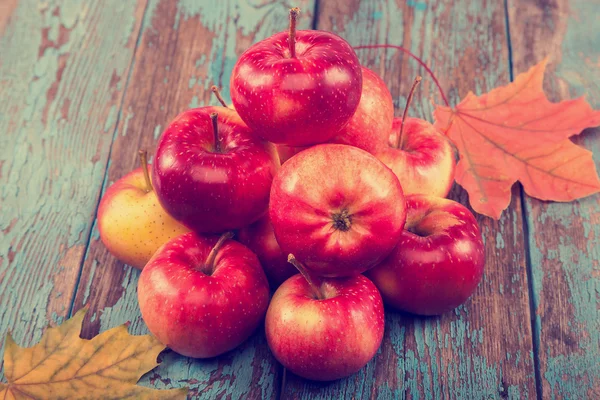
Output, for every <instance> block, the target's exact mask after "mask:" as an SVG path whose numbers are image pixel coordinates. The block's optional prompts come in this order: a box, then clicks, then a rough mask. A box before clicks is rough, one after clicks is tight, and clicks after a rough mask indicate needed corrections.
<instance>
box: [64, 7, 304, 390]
mask: <svg viewBox="0 0 600 400" xmlns="http://www.w3.org/2000/svg"><path fill="white" fill-rule="evenodd" d="M294 5H297V6H299V7H300V8H301V9H302V14H301V19H300V21H299V25H300V26H301V27H303V28H306V27H309V26H311V24H312V11H313V7H314V4H313V3H312V1H310V0H302V1H298V2H296V3H295V4H294ZM288 10H289V6H288V5H286V4H284V3H281V2H273V1H270V2H266V1H265V2H256V1H249V0H239V1H231V0H229V1H222V2H221V1H219V2H201V1H192V0H180V1H170V0H151V1H150V2H149V4H148V7H147V10H146V14H145V16H144V19H143V26H142V33H141V37H140V41H139V46H138V48H137V51H136V57H135V61H134V67H133V70H132V74H131V79H130V82H129V85H128V89H127V92H126V94H125V100H124V103H123V107H122V118H121V120H120V121H119V125H118V129H117V135H116V136H115V141H114V143H113V146H112V152H111V157H110V166H109V168H108V171H107V179H106V185H109V184H110V183H111V182H113V181H115V180H116V179H118V178H120V177H121V176H123V175H124V174H125V173H127V172H129V171H130V170H132V169H133V168H135V167H136V164H137V160H136V154H137V150H138V149H140V148H145V149H148V150H149V152H150V154H152V153H153V152H154V147H155V144H156V141H157V139H158V137H159V135H160V134H161V133H162V131H163V129H164V128H166V126H167V125H168V124H169V122H170V121H171V120H172V119H173V118H174V117H175V116H176V115H177V114H178V113H180V112H181V111H183V110H186V109H188V108H190V107H198V106H201V105H205V104H213V105H214V104H218V102H217V100H216V99H214V98H213V97H212V94H211V92H210V90H209V88H210V86H211V85H212V84H213V83H215V84H217V85H218V86H220V87H221V88H222V92H223V96H224V97H225V98H226V99H227V100H229V75H230V73H231V70H232V69H233V66H234V64H235V61H236V60H237V57H239V55H240V54H241V53H242V52H243V51H244V50H245V49H246V48H247V47H249V46H250V45H251V44H252V43H254V42H256V41H258V40H260V39H263V38H265V37H267V36H270V35H271V34H273V33H275V32H277V31H281V30H285V29H286V27H287V24H288V16H287V15H288ZM138 276H139V272H138V271H136V270H133V269H131V268H130V267H124V266H123V265H122V264H121V263H120V262H118V261H117V260H116V259H115V258H114V257H112V256H111V255H110V254H109V253H108V252H107V250H106V249H105V248H104V246H103V244H102V242H101V241H100V240H99V236H98V232H97V230H94V232H93V234H92V237H91V240H90V246H89V248H88V251H87V253H86V261H85V263H84V266H83V272H82V276H81V282H80V285H79V287H78V291H77V296H76V301H75V306H74V309H75V310H76V309H78V308H80V307H82V306H83V305H84V304H89V305H90V312H89V313H88V315H89V317H88V318H87V319H86V322H85V323H84V328H83V332H84V335H85V336H86V337H89V336H92V335H95V334H96V333H97V332H98V331H99V330H104V329H107V328H109V327H112V326H116V325H118V324H121V323H123V322H125V321H131V322H132V325H131V331H132V332H135V333H145V332H147V328H146V326H145V325H144V323H143V321H142V320H141V317H140V313H139V308H138V304H137V295H136V286H137V279H138ZM279 375H280V367H279V366H278V365H277V363H276V362H275V360H274V358H273V357H272V355H271V353H270V351H269V350H268V348H267V346H266V342H265V339H264V334H263V331H262V329H259V332H258V333H257V334H256V335H255V336H254V337H253V338H252V339H251V340H250V341H249V342H247V343H245V344H244V345H242V346H241V347H240V348H238V349H236V350H234V351H233V352H231V353H229V354H226V355H224V356H221V357H218V358H215V359H212V360H192V359H188V358H185V357H181V356H178V355H176V354H174V353H168V354H167V355H166V356H165V362H164V363H163V364H162V365H161V366H160V367H159V368H158V369H157V370H155V371H153V372H152V373H150V374H148V375H147V376H146V377H145V378H144V379H143V381H142V384H146V385H152V386H155V387H159V388H172V387H181V386H188V387H190V389H191V397H192V398H206V399H215V398H248V399H268V398H275V397H277V394H278V390H279V381H280V376H279Z"/></svg>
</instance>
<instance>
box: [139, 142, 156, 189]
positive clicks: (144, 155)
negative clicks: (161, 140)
mask: <svg viewBox="0 0 600 400" xmlns="http://www.w3.org/2000/svg"><path fill="white" fill-rule="evenodd" d="M138 154H139V156H140V165H141V166H142V171H143V172H144V179H145V181H146V192H151V191H153V190H154V188H153V187H152V181H151V180H150V173H149V172H148V152H147V151H146V150H140V151H138Z"/></svg>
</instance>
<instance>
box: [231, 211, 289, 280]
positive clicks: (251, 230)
mask: <svg viewBox="0 0 600 400" xmlns="http://www.w3.org/2000/svg"><path fill="white" fill-rule="evenodd" d="M237 239H238V240H239V241H240V242H241V243H242V244H244V245H246V246H248V248H249V249H250V250H252V251H253V252H254V253H255V254H256V255H257V256H258V259H259V260H260V263H261V265H262V267H263V269H264V270H265V274H266V275H267V279H269V284H270V286H271V289H276V288H277V287H278V286H279V285H281V284H282V283H283V281H285V280H286V279H287V278H289V277H290V276H292V275H295V274H297V273H298V271H297V270H296V268H294V267H293V266H292V265H291V264H290V263H289V262H288V260H287V255H286V254H284V253H283V252H282V251H281V247H279V243H277V240H276V239H275V233H274V232H273V226H272V225H271V221H270V220H269V216H268V215H265V216H264V217H262V218H261V219H259V220H258V221H256V222H255V223H253V224H252V225H250V226H247V227H245V228H242V229H240V230H239V232H238V234H237Z"/></svg>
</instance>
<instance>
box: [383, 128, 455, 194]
mask: <svg viewBox="0 0 600 400" xmlns="http://www.w3.org/2000/svg"><path fill="white" fill-rule="evenodd" d="M401 125H402V120H401V119H400V118H396V119H394V123H393V128H392V132H391V133H390V143H389V146H388V148H386V149H383V150H380V151H379V152H377V153H376V154H375V155H376V156H377V158H379V160H381V162H383V163H384V164H385V165H387V166H388V167H389V168H390V169H391V170H392V171H394V174H396V176H397V177H398V179H399V180H400V182H402V189H404V193H405V194H407V195H408V194H428V195H432V196H437V197H446V196H447V195H448V192H449V191H450V189H451V188H452V183H453V182H454V167H455V164H456V162H455V157H454V150H453V149H452V146H451V145H450V142H449V141H448V138H446V137H445V136H444V135H442V133H440V132H439V131H438V130H437V129H436V128H435V127H434V126H433V125H431V124H430V123H429V122H427V121H424V120H422V119H418V118H406V122H405V123H404V130H403V134H402V140H401V141H400V145H399V146H398V147H397V140H398V134H399V132H400V126H401Z"/></svg>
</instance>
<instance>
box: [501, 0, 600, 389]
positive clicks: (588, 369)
mask: <svg viewBox="0 0 600 400" xmlns="http://www.w3.org/2000/svg"><path fill="white" fill-rule="evenodd" d="M508 4H509V8H508V9H509V17H510V20H509V21H510V33H511V38H512V40H511V42H512V54H513V66H514V73H515V75H516V74H518V73H521V72H524V71H526V70H527V69H528V68H529V67H530V66H531V65H533V64H535V63H537V62H539V61H540V60H542V59H543V58H544V57H546V56H549V57H550V62H551V64H550V66H549V68H548V71H547V73H546V80H545V83H546V85H545V89H546V93H547V94H548V96H549V98H550V99H552V100H553V101H559V100H564V99H568V98H573V97H575V96H581V95H583V94H585V95H586V98H587V100H588V101H589V102H590V103H591V104H592V106H593V107H594V108H596V109H598V108H600V87H599V86H598V82H600V48H599V47H598V46H599V43H600V31H598V29H595V28H594V27H597V26H598V23H599V22H600V17H599V14H598V9H599V7H600V3H599V2H598V1H592V2H589V1H584V0H575V1H566V0H556V1H531V0H528V1H518V2H517V1H513V0H509V2H508ZM540 38H543V40H540ZM574 141H575V142H576V143H578V144H580V145H582V146H584V147H586V148H588V149H590V150H591V151H592V152H593V153H594V160H595V161H596V169H597V170H599V171H600V129H598V128H596V129H589V130H587V131H586V132H584V133H583V134H582V135H581V136H580V137H577V138H576V139H574ZM525 204H526V210H527V223H528V226H529V247H530V249H531V284H532V288H533V305H534V308H535V319H534V334H535V338H536V343H535V344H536V353H537V354H538V356H539V360H538V361H539V368H540V373H539V379H540V381H541V388H540V389H541V397H542V398H548V399H550V398H552V399H554V398H571V399H598V398H600V362H599V360H600V196H598V195H595V196H592V197H589V198H586V199H583V200H580V201H576V202H573V203H568V204H559V203H545V202H541V201H538V200H535V199H531V198H528V197H527V198H526V202H525Z"/></svg>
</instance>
